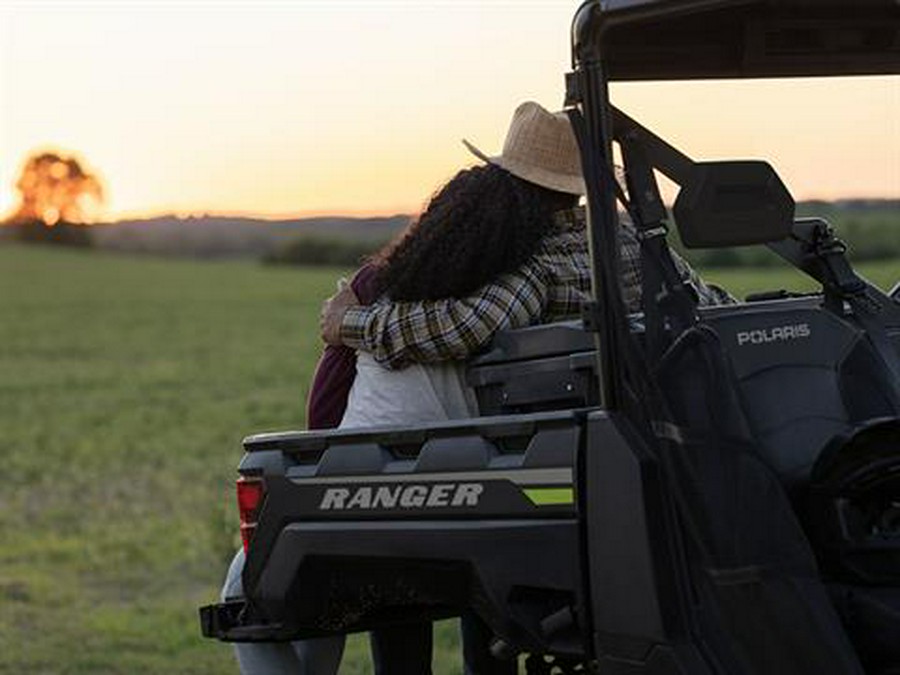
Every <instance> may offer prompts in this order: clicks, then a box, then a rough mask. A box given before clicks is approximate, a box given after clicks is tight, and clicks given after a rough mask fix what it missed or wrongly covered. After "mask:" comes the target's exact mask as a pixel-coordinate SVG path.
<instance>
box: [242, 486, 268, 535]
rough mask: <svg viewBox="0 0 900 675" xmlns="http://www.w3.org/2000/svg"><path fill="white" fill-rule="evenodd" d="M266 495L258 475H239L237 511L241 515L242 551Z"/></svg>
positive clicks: (264, 487)
mask: <svg viewBox="0 0 900 675" xmlns="http://www.w3.org/2000/svg"><path fill="white" fill-rule="evenodd" d="M265 496H266V486H265V483H263V479H262V478H260V477H258V476H241V477H240V478H238V479H237V500H238V513H239V514H240V517H241V539H242V540H243V541H244V553H246V552H247V546H249V545H250V540H251V539H252V538H253V533H254V532H255V531H256V517H257V514H258V513H259V508H260V507H261V506H262V503H263V498H264V497H265Z"/></svg>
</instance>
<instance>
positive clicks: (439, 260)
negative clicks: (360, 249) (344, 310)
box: [372, 164, 578, 301]
mask: <svg viewBox="0 0 900 675" xmlns="http://www.w3.org/2000/svg"><path fill="white" fill-rule="evenodd" d="M577 202H578V197H577V196H575V195H571V194H567V193H564V192H556V191H554V190H548V189H546V188H543V187H540V186H538V185H535V184H533V183H529V182H527V181H524V180H522V179H521V178H517V177H516V176H513V175H512V174H511V173H509V172H508V171H506V170H504V169H501V168H500V167H497V166H494V165H492V164H485V165H480V166H474V167H471V168H468V169H463V170H462V171H460V172H459V173H457V174H456V175H455V176H454V177H453V178H452V179H451V180H450V181H449V182H447V183H446V184H445V185H444V186H443V187H442V188H441V189H440V190H438V192H437V193H436V194H435V195H434V196H433V197H432V198H431V200H430V201H429V203H428V205H427V207H426V208H425V211H424V212H423V213H422V214H421V215H420V216H419V218H418V219H417V220H415V221H413V222H412V223H411V224H410V226H409V227H408V228H407V229H406V230H405V231H404V233H403V234H402V235H400V237H399V238H398V239H397V240H395V241H394V242H392V243H390V244H388V245H387V246H386V247H385V248H384V249H382V250H381V251H380V252H379V253H377V254H376V255H375V256H374V257H373V260H372V261H373V262H374V263H375V264H376V265H377V267H378V271H377V276H376V287H377V288H378V291H379V294H386V295H387V296H388V297H389V298H390V299H391V300H395V301H407V300H437V299H440V298H451V297H453V298H460V297H464V296H466V295H470V294H471V293H472V292H473V291H475V290H476V289H478V288H479V287H481V286H483V285H484V284H486V283H487V282H489V281H491V280H492V279H494V278H495V277H497V276H499V275H501V274H504V273H506V272H511V271H513V270H515V269H516V268H518V267H519V266H521V265H522V264H523V263H524V262H525V261H526V260H528V258H529V257H531V255H532V254H533V253H534V252H535V250H536V248H537V245H538V242H539V241H540V240H541V238H542V237H543V236H544V235H545V234H547V233H548V232H550V231H551V230H552V229H553V227H554V223H553V218H552V214H553V213H554V212H555V211H559V210H561V209H565V208H571V207H573V206H575V205H576V204H577Z"/></svg>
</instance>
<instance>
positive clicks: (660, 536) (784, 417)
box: [201, 0, 900, 675]
mask: <svg viewBox="0 0 900 675" xmlns="http://www.w3.org/2000/svg"><path fill="white" fill-rule="evenodd" d="M572 59H573V66H574V69H573V72H572V73H570V74H569V75H568V76H567V80H566V83H567V106H568V110H569V114H570V119H571V121H572V124H573V129H574V130H575V132H576V137H577V138H578V141H579V146H580V150H581V155H582V165H583V170H584V175H585V178H586V182H587V185H588V195H587V202H588V211H589V237H590V243H591V251H592V254H591V255H592V262H593V275H594V277H593V282H594V283H593V289H594V299H593V301H592V302H591V303H589V304H588V305H587V306H585V307H584V312H583V317H582V318H581V319H580V320H577V321H569V322H563V323H558V324H551V325H542V326H533V327H530V328H526V329H521V330H516V331H510V332H507V333H502V334H500V335H498V336H497V337H496V338H495V340H494V343H493V344H492V346H491V348H490V349H489V350H488V351H486V352H485V353H483V354H482V355H480V356H478V357H477V358H476V359H474V360H473V362H472V363H471V365H470V368H469V381H470V383H471V384H472V386H473V387H474V388H475V390H476V392H477V397H478V400H479V406H480V413H481V415H482V416H481V417H478V418H477V419H467V420H460V421H455V422H451V423H440V424H433V425H417V426H413V427H406V428H390V427H381V428H374V429H369V430H344V431H328V432H284V433H268V434H260V435H255V436H250V437H249V438H247V439H246V440H245V441H244V448H245V450H246V455H245V456H244V458H243V461H242V462H241V464H240V467H239V473H240V477H239V479H238V494H239V501H240V507H241V518H242V532H243V534H244V535H245V541H246V542H247V544H248V547H247V559H246V565H245V568H244V572H243V586H244V589H245V593H246V597H243V598H234V599H229V600H227V601H225V602H223V603H220V604H216V605H211V606H208V607H204V608H203V609H202V610H201V624H202V629H203V633H204V634H205V635H207V636H210V637H216V638H219V639H222V640H226V641H253V640H262V641H266V640H290V639H295V638H302V637H313V636H321V635H329V634H337V633H349V632H355V631H365V630H369V629H371V628H374V627H377V626H382V625H386V624H390V623H392V622H397V621H404V622H406V621H410V620H414V619H418V618H426V619H437V618H443V617H451V616H455V615H459V614H460V613H461V612H462V611H463V610H466V609H472V610H474V611H475V612H476V613H477V614H478V615H479V616H480V617H481V618H482V619H483V620H484V621H485V622H486V624H487V625H488V626H489V627H490V630H491V631H493V633H494V634H495V635H496V639H495V640H494V644H493V648H494V651H495V652H496V654H497V655H498V656H501V657H507V658H513V657H515V656H516V655H518V654H528V655H530V656H529V657H528V659H527V660H526V666H527V669H528V670H529V672H535V673H550V672H582V671H585V672H598V673H609V674H612V675H617V674H626V673H627V674H629V675H631V674H634V675H639V674H640V675H651V674H653V675H773V674H784V675H804V674H809V675H813V674H815V675H823V674H835V675H837V674H841V675H846V674H853V673H868V674H869V675H876V674H877V675H886V674H887V673H898V672H900V662H898V658H897V654H898V651H897V650H898V644H900V285H898V287H897V288H895V289H894V291H893V292H892V294H891V295H889V294H887V293H884V292H882V291H881V290H879V289H878V288H876V287H875V286H873V285H872V284H870V283H868V282H867V281H866V280H865V279H863V278H861V277H860V276H859V275H858V274H856V273H855V272H854V270H853V269H852V267H851V265H850V264H849V263H848V260H847V258H846V256H845V247H844V246H843V244H842V243H841V242H840V241H839V240H838V239H837V238H836V237H835V236H834V234H833V232H832V230H831V228H830V227H829V225H828V223H827V222H825V221H823V220H820V219H798V220H795V219H794V202H793V200H792V198H791V196H790V195H789V194H788V192H787V190H786V189H785V187H784V185H783V184H782V182H781V181H780V180H779V178H778V176H777V175H776V173H775V171H774V170H773V169H772V167H771V166H769V165H768V164H766V163H765V162H759V161H735V162H732V161H727V162H694V161H692V160H691V159H690V158H688V157H687V156H685V155H684V154H682V153H681V152H679V151H678V150H676V149H675V148H673V147H672V146H670V145H669V144H668V143H666V142H665V141H663V140H662V139H661V138H659V137H657V136H656V135H655V134H653V133H652V132H650V131H649V130H647V129H646V128H644V127H642V126H641V125H640V124H638V123H637V122H636V121H634V120H632V119H631V118H629V117H628V116H627V115H625V114H624V113H622V112H620V111H619V110H617V109H616V108H615V107H613V105H612V104H611V102H610V100H609V97H608V83H609V82H613V81H627V80H679V79H697V78H748V77H784V76H833V75H842V76H847V75H868V74H897V73H900V4H898V3H897V2H896V0H589V1H588V2H586V3H584V4H583V5H582V6H581V8H580V9H579V10H578V12H577V14H576V16H575V19H574V23H573V31H572ZM810 114H812V113H810ZM898 114H900V113H898ZM614 143H615V144H617V145H618V147H619V150H620V153H621V158H622V163H623V164H624V168H625V174H626V188H627V189H626V190H621V189H618V183H617V182H616V180H615V179H614V178H613V163H612V158H613V144H614ZM654 169H655V170H658V171H660V172H661V173H663V174H665V175H666V176H668V177H669V178H671V179H672V180H673V181H675V182H676V183H677V184H678V185H679V186H680V191H679V194H678V197H677V200H676V201H675V203H674V207H673V209H672V216H671V217H670V215H669V213H668V212H667V209H666V208H665V207H664V205H663V203H662V201H661V199H660V196H659V191H658V188H657V184H656V179H655V176H654ZM617 202H618V203H619V204H621V205H622V206H623V207H624V208H625V209H627V211H628V212H629V214H630V216H631V218H632V220H633V221H634V223H635V224H636V226H637V228H638V230H639V233H640V236H641V240H642V256H643V271H644V282H643V284H644V286H643V312H642V314H641V315H637V316H635V315H628V314H626V311H625V309H624V304H623V301H622V297H621V293H620V288H619V281H618V274H617V265H618V261H617V256H618V248H617V246H616V245H615V242H616V241H617V238H616V228H617V227H618V226H619V220H618V215H617V210H618V209H617ZM672 221H674V226H676V227H677V228H678V231H679V233H680V235H681V238H682V240H683V242H684V243H685V245H686V246H687V247H689V248H703V247H723V246H747V245H760V246H768V247H769V248H771V249H772V250H774V251H775V252H777V253H778V254H779V255H781V256H782V257H783V258H784V259H786V260H787V261H788V262H789V263H791V264H792V265H794V266H796V267H797V268H798V269H800V270H802V271H803V272H804V273H806V274H807V275H809V276H811V277H812V278H813V279H815V280H816V281H817V282H819V284H820V285H821V288H820V290H819V291H818V292H816V293H807V294H795V293H791V292H786V291H777V292H772V293H769V294H761V295H758V296H756V297H754V298H751V299H749V300H748V301H747V302H744V303H740V304H737V305H730V306H722V307H716V308H698V307H697V306H696V301H695V299H694V296H693V294H692V293H691V291H690V289H689V288H687V287H686V286H685V285H684V284H683V283H682V282H681V280H680V278H679V276H678V274H677V273H676V272H675V269H674V267H673V264H672V259H671V257H670V255H669V251H668V248H667V243H666V236H665V235H666V233H667V231H668V228H669V227H670V222H672Z"/></svg>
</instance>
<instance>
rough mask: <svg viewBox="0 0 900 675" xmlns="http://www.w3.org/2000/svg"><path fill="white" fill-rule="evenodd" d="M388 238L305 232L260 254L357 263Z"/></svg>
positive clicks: (274, 259) (270, 259) (271, 258)
mask: <svg viewBox="0 0 900 675" xmlns="http://www.w3.org/2000/svg"><path fill="white" fill-rule="evenodd" d="M385 243H387V241H383V242H378V241H353V240H348V239H336V238H335V239H330V238H327V237H321V236H318V237H317V236H305V237H299V238H297V239H294V240H293V241H289V242H287V243H286V244H283V245H282V246H280V247H279V248H278V249H276V250H274V251H272V252H271V253H268V254H266V255H265V256H263V262H266V263H276V264H287V265H331V266H334V267H356V266H358V265H360V263H362V261H363V260H365V259H366V258H367V257H369V256H370V255H372V254H373V253H374V252H375V251H377V250H379V249H380V248H381V247H382V246H384V244H385Z"/></svg>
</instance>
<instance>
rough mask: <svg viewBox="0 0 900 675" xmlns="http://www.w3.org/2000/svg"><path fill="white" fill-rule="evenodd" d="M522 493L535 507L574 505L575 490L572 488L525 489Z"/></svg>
mask: <svg viewBox="0 0 900 675" xmlns="http://www.w3.org/2000/svg"><path fill="white" fill-rule="evenodd" d="M522 492H524V493H525V496H526V497H528V499H530V500H531V501H532V503H533V504H534V505H535V506H555V505H557V504H574V503H575V490H574V489H572V488H526V489H524V490H522Z"/></svg>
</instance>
